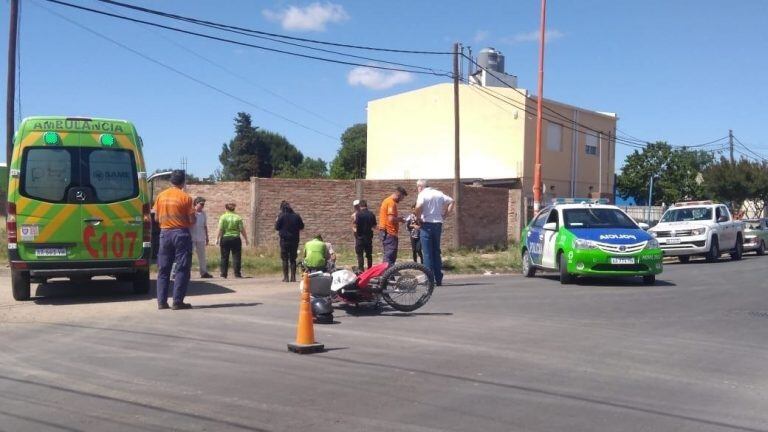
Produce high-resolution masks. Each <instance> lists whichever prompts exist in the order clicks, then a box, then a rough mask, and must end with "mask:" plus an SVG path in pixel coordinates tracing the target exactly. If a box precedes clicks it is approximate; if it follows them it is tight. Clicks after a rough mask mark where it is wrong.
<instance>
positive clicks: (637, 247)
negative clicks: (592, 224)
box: [597, 242, 648, 255]
mask: <svg viewBox="0 0 768 432" xmlns="http://www.w3.org/2000/svg"><path fill="white" fill-rule="evenodd" d="M646 243H648V242H641V243H635V244H629V245H617V244H610V243H598V244H597V247H598V248H600V250H601V251H603V252H606V253H609V254H614V255H624V254H626V255H629V254H633V253H637V252H640V251H641V250H643V249H644V248H645V244H646Z"/></svg>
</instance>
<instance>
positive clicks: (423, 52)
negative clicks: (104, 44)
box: [97, 0, 453, 55]
mask: <svg viewBox="0 0 768 432" xmlns="http://www.w3.org/2000/svg"><path fill="white" fill-rule="evenodd" d="M97 1H100V2H102V3H109V4H113V5H115V6H120V7H124V8H128V9H133V10H137V11H141V12H145V13H150V14H154V15H160V16H164V17H167V18H173V19H177V20H182V21H187V22H191V23H195V24H207V25H209V26H215V27H219V28H228V29H232V30H239V31H244V32H248V33H254V34H260V35H266V36H273V37H278V38H282V39H288V40H295V41H300V42H309V43H314V44H321V45H330V46H337V47H342V48H353V49H360V50H368V51H383V52H391V53H400V54H426V55H452V54H453V52H446V51H423V50H422V51H419V50H402V49H393V48H377V47H370V46H363V45H350V44H343V43H338V42H328V41H321V40H317V39H306V38H300V37H293V36H287V35H282V34H278V33H269V32H265V31H261V30H254V29H248V28H243V27H237V26H231V25H227V24H221V23H216V22H212V21H205V20H200V19H196V18H190V17H185V16H182V15H176V14H172V13H167V12H161V11H158V10H154V9H148V8H144V7H140V6H135V5H131V4H128V3H121V2H118V1H113V0H97Z"/></svg>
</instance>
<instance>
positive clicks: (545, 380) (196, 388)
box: [0, 256, 768, 432]
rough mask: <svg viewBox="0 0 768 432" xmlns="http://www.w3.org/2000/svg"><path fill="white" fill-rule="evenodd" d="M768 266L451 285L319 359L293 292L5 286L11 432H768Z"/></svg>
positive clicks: (231, 286)
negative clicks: (19, 293)
mask: <svg viewBox="0 0 768 432" xmlns="http://www.w3.org/2000/svg"><path fill="white" fill-rule="evenodd" d="M766 264H768V257H765V258H762V257H760V258H758V257H754V256H748V257H745V259H744V260H743V261H741V262H731V261H726V260H725V259H723V261H722V262H720V263H716V264H705V263H703V262H692V263H690V264H687V265H680V264H672V265H668V266H667V267H666V268H665V272H664V273H663V274H662V275H661V276H660V277H659V282H658V284H657V285H656V286H650V287H649V286H644V285H642V283H641V282H640V281H639V280H618V281H617V280H613V281H596V280H585V281H580V282H579V283H578V284H576V285H572V286H561V285H560V284H559V282H558V281H557V280H556V278H555V277H554V276H543V277H541V276H537V277H535V278H533V279H526V278H523V277H520V276H477V277H461V278H451V279H447V280H446V282H447V284H446V286H443V287H441V288H439V289H438V290H437V291H436V292H435V294H434V295H433V297H432V299H431V300H430V302H429V303H428V304H427V305H426V306H425V307H424V308H422V309H420V310H418V311H417V312H415V313H411V314H405V313H397V312H394V311H388V310H385V311H383V312H382V313H370V312H364V311H359V312H354V311H353V312H350V313H345V312H343V311H339V312H337V321H338V323H337V324H333V325H325V326H320V325H316V326H315V332H316V337H317V340H318V341H319V342H322V343H324V344H325V346H326V348H327V349H328V351H326V352H325V353H321V354H313V355H297V354H293V353H289V352H288V351H287V349H286V344H287V343H288V342H292V341H293V339H294V337H295V325H296V317H297V311H298V290H297V289H296V287H295V286H293V285H290V286H289V285H286V284H282V283H279V282H271V281H268V280H264V279H243V280H227V281H223V280H219V279H213V280H212V282H206V283H204V282H201V281H199V280H197V281H195V282H194V283H193V286H192V288H191V294H190V296H189V297H188V300H189V301H190V302H191V303H193V305H195V306H196V307H195V309H193V310H189V311H170V310H165V311H158V310H156V307H155V302H154V300H152V299H150V298H148V297H143V298H139V297H135V296H133V295H130V294H129V290H130V288H129V286H127V285H123V284H120V283H117V282H111V281H100V282H98V283H95V284H94V285H93V286H92V287H90V288H88V289H85V290H82V289H79V288H77V287H73V286H72V285H69V284H66V283H54V284H48V285H44V286H41V287H39V288H38V291H37V294H38V295H40V297H38V298H37V299H36V300H35V301H32V302H27V303H17V302H14V301H13V300H11V298H10V293H9V291H10V289H9V288H3V290H2V293H1V294H0V431H36V432H37V431H106V430H109V431H147V430H149V431H166V430H191V431H294V430H299V429H300V428H301V429H303V430H311V431H316V432H320V431H333V432H339V431H358V430H360V431H362V430H365V431H444V430H447V431H518V430H519V431H589V432H594V431H697V432H700V431H768V412H767V411H768V410H766V408H768V348H766V346H768V282H767V280H766V277H765V276H766V270H765V269H766ZM9 284H10V280H9V278H8V277H7V275H6V276H3V277H2V280H0V286H2V287H9Z"/></svg>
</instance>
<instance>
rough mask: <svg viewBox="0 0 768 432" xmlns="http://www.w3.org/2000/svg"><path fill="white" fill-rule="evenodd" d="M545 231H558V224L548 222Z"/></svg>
mask: <svg viewBox="0 0 768 432" xmlns="http://www.w3.org/2000/svg"><path fill="white" fill-rule="evenodd" d="M544 229H545V230H547V231H557V222H547V223H545V224H544Z"/></svg>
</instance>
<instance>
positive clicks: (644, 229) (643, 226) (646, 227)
mask: <svg viewBox="0 0 768 432" xmlns="http://www.w3.org/2000/svg"><path fill="white" fill-rule="evenodd" d="M637 226H639V227H640V229H641V230H643V231H648V228H650V227H651V226H650V225H648V224H647V223H645V222H640V223H639V224H637Z"/></svg>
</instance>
